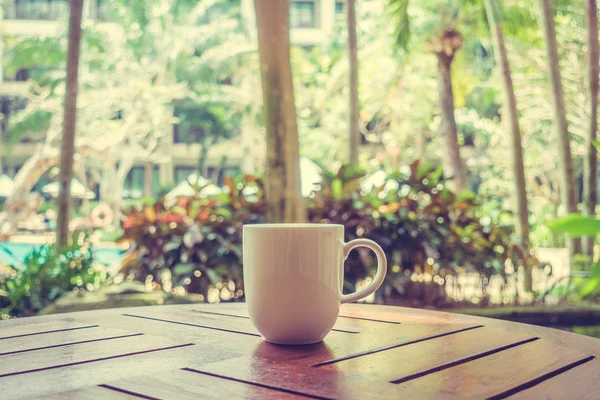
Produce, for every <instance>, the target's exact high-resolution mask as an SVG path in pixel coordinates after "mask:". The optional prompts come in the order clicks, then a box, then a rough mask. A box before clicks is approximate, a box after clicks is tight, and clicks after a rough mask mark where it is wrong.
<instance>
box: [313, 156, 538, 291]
mask: <svg viewBox="0 0 600 400" xmlns="http://www.w3.org/2000/svg"><path fill="white" fill-rule="evenodd" d="M362 176H363V175H362V173H361V172H360V171H356V170H351V169H348V168H347V167H343V168H341V169H340V170H339V171H338V173H337V174H336V175H333V174H331V173H328V174H325V177H326V179H325V180H324V183H323V184H324V187H323V190H322V191H321V193H319V194H317V195H316V196H315V198H314V200H313V201H312V202H311V203H312V204H311V205H310V207H309V216H310V220H311V222H324V223H338V224H343V225H344V226H345V234H346V237H345V240H346V241H349V240H352V239H356V238H359V237H364V238H369V239H372V240H374V241H375V242H377V243H379V244H380V245H381V247H382V248H383V250H384V251H385V253H386V255H387V258H388V264H389V266H388V276H387V278H386V283H385V284H384V287H383V290H381V291H379V292H378V293H379V294H380V295H385V296H388V297H389V296H392V297H393V296H395V295H398V294H399V293H397V292H398V290H397V289H396V288H395V287H394V285H393V283H394V280H395V279H396V278H401V277H403V276H407V275H410V274H411V273H412V272H417V273H427V274H428V275H429V277H430V278H431V279H432V280H433V279H435V280H436V281H437V282H439V283H440V284H442V283H443V282H444V280H445V278H446V276H448V275H456V274H457V273H458V272H461V271H465V272H466V271H471V272H477V273H479V274H480V275H481V276H482V278H486V279H485V280H482V284H483V283H484V282H489V278H490V277H491V276H492V275H501V276H504V273H505V262H506V260H507V259H509V258H510V259H511V261H512V262H513V265H516V266H519V265H522V263H523V262H524V261H525V259H526V257H527V253H526V252H525V251H524V250H523V249H521V248H519V247H518V246H516V245H515V244H513V243H512V241H511V234H512V227H510V226H500V225H497V224H493V223H492V220H491V218H490V217H486V218H481V215H479V213H478V212H479V206H478V204H477V202H476V201H475V196H474V195H473V194H472V193H469V192H464V193H461V194H459V195H455V194H454V193H452V192H450V191H449V190H448V189H447V188H446V187H445V185H444V182H443V180H442V178H441V177H442V170H441V168H439V167H435V166H433V165H429V164H420V163H419V162H415V163H413V164H411V165H410V166H409V168H408V169H407V171H406V172H404V173H402V172H398V173H395V174H393V175H390V176H388V177H387V179H385V181H384V182H383V184H382V185H381V186H379V187H375V188H372V189H371V190H370V191H369V192H368V193H364V192H361V190H360V187H359V184H360V180H361V178H362ZM482 221H483V222H482ZM374 266H375V262H374V261H373V260H372V259H371V255H370V253H369V252H368V251H362V252H361V251H358V252H353V253H351V254H350V256H349V259H348V261H347V263H346V271H345V278H346V286H347V287H348V288H349V289H350V288H351V289H352V290H353V284H352V283H353V282H356V281H357V280H359V279H363V278H365V277H367V276H370V275H372V274H373V273H374V270H373V269H374ZM440 279H441V280H440Z"/></svg>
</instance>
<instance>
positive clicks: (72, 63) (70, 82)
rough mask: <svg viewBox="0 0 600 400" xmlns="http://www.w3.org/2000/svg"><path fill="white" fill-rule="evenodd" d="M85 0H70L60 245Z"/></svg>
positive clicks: (65, 224) (65, 233)
mask: <svg viewBox="0 0 600 400" xmlns="http://www.w3.org/2000/svg"><path fill="white" fill-rule="evenodd" d="M82 9H83V0H71V11H70V17H69V46H68V50H67V79H66V89H65V104H64V108H65V111H64V117H63V134H62V141H61V152H60V179H59V183H60V186H59V188H60V189H59V196H58V233H57V238H56V244H57V246H58V247H59V248H61V247H64V246H66V245H67V244H68V240H69V205H70V203H71V180H72V179H73V154H74V152H75V122H76V119H77V118H76V117H77V82H78V69H79V47H80V42H81V12H82Z"/></svg>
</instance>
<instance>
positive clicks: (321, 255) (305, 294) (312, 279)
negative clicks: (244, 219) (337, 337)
mask: <svg viewBox="0 0 600 400" xmlns="http://www.w3.org/2000/svg"><path fill="white" fill-rule="evenodd" d="M243 241H244V288H245V294H246V302H247V305H248V313H249V315H250V319H251V320H252V323H253V324H254V326H255V327H256V329H258V331H259V332H260V334H261V335H262V336H263V338H264V339H265V340H266V341H268V342H271V343H277V344H310V343H317V342H320V341H321V340H323V338H324V337H325V336H326V335H327V334H328V333H329V331H330V330H331V328H332V327H333V325H334V324H335V321H336V320H337V317H338V314H339V310H340V305H341V304H342V303H348V302H351V301H356V300H359V299H362V298H364V297H367V296H368V295H370V294H372V293H373V292H375V291H376V290H377V289H378V288H379V287H380V286H381V284H382V283H383V280H384V279H385V274H386V271H387V261H386V258H385V254H384V252H383V250H382V249H381V247H379V245H378V244H377V243H375V242H373V241H372V240H368V239H356V240H352V241H350V242H348V243H344V226H343V225H325V224H258V225H245V226H244V236H243ZM357 247H367V248H369V249H371V250H373V251H374V252H375V255H376V256H377V273H376V275H375V279H374V280H373V282H371V284H369V285H368V286H367V287H366V288H364V289H362V290H360V291H358V292H355V293H351V294H347V295H344V294H342V287H343V282H344V260H345V259H346V258H347V257H348V254H349V253H350V251H351V250H352V249H354V248H357Z"/></svg>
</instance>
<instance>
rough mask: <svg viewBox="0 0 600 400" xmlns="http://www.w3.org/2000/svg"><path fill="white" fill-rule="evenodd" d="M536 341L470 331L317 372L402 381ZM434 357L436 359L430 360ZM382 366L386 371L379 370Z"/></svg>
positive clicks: (518, 335)
mask: <svg viewBox="0 0 600 400" xmlns="http://www.w3.org/2000/svg"><path fill="white" fill-rule="evenodd" d="M532 340H535V338H532V337H531V336H529V335H526V334H523V333H514V332H511V333H506V332H503V331H501V330H498V329H489V328H481V329H473V330H469V331H464V332H459V333H456V334H452V335H446V336H442V337H439V338H435V339H431V340H427V341H424V342H418V343H414V344H410V345H407V346H401V347H397V348H393V349H389V350H386V351H382V352H378V353H374V354H368V355H365V356H362V357H357V358H352V359H349V360H345V361H340V362H338V363H335V364H329V365H325V366H323V367H321V368H320V369H326V370H340V371H347V372H355V373H358V374H360V375H368V376H371V377H373V378H375V377H376V378H377V379H378V380H381V381H386V382H389V381H397V382H399V381H401V380H402V381H404V380H410V379H412V378H416V377H418V376H420V375H426V374H427V373H431V372H434V371H437V370H441V369H444V368H449V367H451V366H454V365H458V364H460V363H466V362H469V361H472V360H474V359H477V358H482V357H485V356H486V355H489V354H493V353H495V352H500V351H503V350H505V349H507V348H510V347H511V346H517V345H520V344H522V343H528V342H529V341H532ZM433 355H435V356H433ZM383 365H385V366H386V368H382V366H383Z"/></svg>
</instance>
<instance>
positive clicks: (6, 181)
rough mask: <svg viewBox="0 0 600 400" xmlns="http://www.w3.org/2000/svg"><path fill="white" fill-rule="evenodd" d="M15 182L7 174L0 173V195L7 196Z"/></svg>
mask: <svg viewBox="0 0 600 400" xmlns="http://www.w3.org/2000/svg"><path fill="white" fill-rule="evenodd" d="M14 187H15V183H14V182H13V180H12V179H11V178H10V177H9V176H8V175H0V197H8V196H10V194H11V193H12V191H13V188H14Z"/></svg>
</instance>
